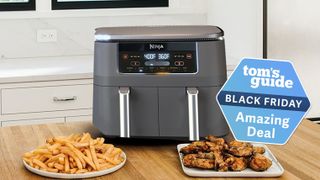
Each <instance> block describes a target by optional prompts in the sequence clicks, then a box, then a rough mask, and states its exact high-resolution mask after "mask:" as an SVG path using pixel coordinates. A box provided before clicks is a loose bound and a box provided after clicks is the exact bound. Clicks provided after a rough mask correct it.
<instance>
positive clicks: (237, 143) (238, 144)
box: [229, 140, 253, 147]
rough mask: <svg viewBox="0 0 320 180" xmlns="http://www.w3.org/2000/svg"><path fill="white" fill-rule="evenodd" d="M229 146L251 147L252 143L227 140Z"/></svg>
mask: <svg viewBox="0 0 320 180" xmlns="http://www.w3.org/2000/svg"><path fill="white" fill-rule="evenodd" d="M229 146H230V147H253V146H252V144H250V143H246V142H239V141H236V140H233V141H231V142H229Z"/></svg>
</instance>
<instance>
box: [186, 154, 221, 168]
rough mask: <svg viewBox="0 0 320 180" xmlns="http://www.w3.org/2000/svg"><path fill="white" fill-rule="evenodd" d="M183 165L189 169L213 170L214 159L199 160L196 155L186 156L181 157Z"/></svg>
mask: <svg viewBox="0 0 320 180" xmlns="http://www.w3.org/2000/svg"><path fill="white" fill-rule="evenodd" d="M183 165H185V166H186V167H191V168H201V169H214V168H215V160H214V159H204V158H199V157H198V154H187V155H185V156H184V157H183Z"/></svg>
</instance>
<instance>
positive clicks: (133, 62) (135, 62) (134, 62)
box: [130, 61, 140, 66]
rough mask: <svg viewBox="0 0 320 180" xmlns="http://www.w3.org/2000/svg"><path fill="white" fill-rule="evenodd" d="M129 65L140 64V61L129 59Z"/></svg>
mask: <svg viewBox="0 0 320 180" xmlns="http://www.w3.org/2000/svg"><path fill="white" fill-rule="evenodd" d="M130 65H131V66H140V62H139V61H131V62H130Z"/></svg>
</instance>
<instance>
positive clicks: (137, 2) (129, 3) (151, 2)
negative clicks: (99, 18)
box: [51, 0, 169, 10]
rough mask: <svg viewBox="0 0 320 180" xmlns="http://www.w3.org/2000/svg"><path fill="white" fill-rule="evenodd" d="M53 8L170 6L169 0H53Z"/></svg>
mask: <svg viewBox="0 0 320 180" xmlns="http://www.w3.org/2000/svg"><path fill="white" fill-rule="evenodd" d="M51 5H52V8H51V9H52V10H67V9H69V10H70V9H103V8H146V7H169V0H121V1H116V0H112V1H92V2H90V1H84V2H58V0H51Z"/></svg>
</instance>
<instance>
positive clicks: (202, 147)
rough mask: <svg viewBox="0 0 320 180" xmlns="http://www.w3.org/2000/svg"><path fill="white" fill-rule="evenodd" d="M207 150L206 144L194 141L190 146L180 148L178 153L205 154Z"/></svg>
mask: <svg viewBox="0 0 320 180" xmlns="http://www.w3.org/2000/svg"><path fill="white" fill-rule="evenodd" d="M208 149H209V147H208V145H207V144H206V142H203V141H195V142H192V143H191V144H190V145H188V146H186V147H183V148H181V150H180V152H181V153H183V154H194V153H198V152H207V151H208Z"/></svg>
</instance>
